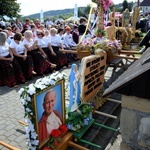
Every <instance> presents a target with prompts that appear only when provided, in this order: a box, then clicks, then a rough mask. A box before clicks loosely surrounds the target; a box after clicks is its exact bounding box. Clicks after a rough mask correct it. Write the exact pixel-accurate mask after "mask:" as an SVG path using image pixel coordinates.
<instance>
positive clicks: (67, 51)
mask: <svg viewBox="0 0 150 150" xmlns="http://www.w3.org/2000/svg"><path fill="white" fill-rule="evenodd" d="M59 51H60V52H65V53H71V54H77V50H65V49H63V50H62V49H61V50H59Z"/></svg>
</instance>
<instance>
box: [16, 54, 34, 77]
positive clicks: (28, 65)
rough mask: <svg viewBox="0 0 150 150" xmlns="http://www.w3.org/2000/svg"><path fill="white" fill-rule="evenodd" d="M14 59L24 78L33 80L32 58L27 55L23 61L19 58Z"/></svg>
mask: <svg viewBox="0 0 150 150" xmlns="http://www.w3.org/2000/svg"><path fill="white" fill-rule="evenodd" d="M21 55H23V54H21ZM15 58H16V59H17V61H18V62H19V64H20V66H21V69H22V71H23V74H24V76H25V78H26V79H32V78H33V74H32V71H34V66H33V60H32V56H31V55H27V58H26V60H23V58H21V57H15Z"/></svg>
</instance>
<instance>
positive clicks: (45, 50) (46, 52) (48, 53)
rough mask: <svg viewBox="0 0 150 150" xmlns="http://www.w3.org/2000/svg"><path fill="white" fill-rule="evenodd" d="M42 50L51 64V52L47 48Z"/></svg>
mask: <svg viewBox="0 0 150 150" xmlns="http://www.w3.org/2000/svg"><path fill="white" fill-rule="evenodd" d="M42 49H43V51H44V52H45V54H46V55H47V57H48V60H49V61H50V62H51V60H50V59H51V57H52V54H51V51H50V49H49V48H48V47H44V48H42Z"/></svg>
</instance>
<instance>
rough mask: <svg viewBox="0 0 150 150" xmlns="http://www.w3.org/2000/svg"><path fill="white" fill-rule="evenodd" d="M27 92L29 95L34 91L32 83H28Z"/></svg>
mask: <svg viewBox="0 0 150 150" xmlns="http://www.w3.org/2000/svg"><path fill="white" fill-rule="evenodd" d="M27 92H28V93H29V94H30V95H33V94H35V93H36V89H35V87H34V85H33V84H30V85H29V89H28V91H27Z"/></svg>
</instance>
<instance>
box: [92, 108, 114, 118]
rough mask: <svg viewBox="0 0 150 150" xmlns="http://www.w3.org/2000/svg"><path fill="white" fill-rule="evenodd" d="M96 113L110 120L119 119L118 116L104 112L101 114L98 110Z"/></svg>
mask: <svg viewBox="0 0 150 150" xmlns="http://www.w3.org/2000/svg"><path fill="white" fill-rule="evenodd" d="M94 112H95V113H96V114H99V115H102V116H106V117H109V118H113V119H117V116H114V115H110V114H106V113H103V112H100V111H97V110H95V111H94Z"/></svg>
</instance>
